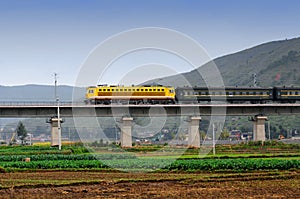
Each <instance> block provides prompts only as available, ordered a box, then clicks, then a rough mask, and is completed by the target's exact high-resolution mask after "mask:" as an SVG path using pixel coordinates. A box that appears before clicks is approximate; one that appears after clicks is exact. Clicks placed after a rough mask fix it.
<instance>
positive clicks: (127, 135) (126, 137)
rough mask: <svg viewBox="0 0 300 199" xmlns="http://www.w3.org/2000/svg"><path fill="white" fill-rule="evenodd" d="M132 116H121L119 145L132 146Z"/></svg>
mask: <svg viewBox="0 0 300 199" xmlns="http://www.w3.org/2000/svg"><path fill="white" fill-rule="evenodd" d="M132 120H133V118H132V117H123V118H122V120H121V122H122V125H121V147H127V148H128V147H132V136H131V131H132Z"/></svg>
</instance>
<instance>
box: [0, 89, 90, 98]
mask: <svg viewBox="0 0 300 199" xmlns="http://www.w3.org/2000/svg"><path fill="white" fill-rule="evenodd" d="M73 88H74V87H72V86H57V95H58V96H59V99H60V100H61V101H71V100H72V95H73ZM80 92H82V98H84V92H85V89H84V88H80ZM51 100H53V101H55V88H54V86H50V85H24V86H0V101H51Z"/></svg>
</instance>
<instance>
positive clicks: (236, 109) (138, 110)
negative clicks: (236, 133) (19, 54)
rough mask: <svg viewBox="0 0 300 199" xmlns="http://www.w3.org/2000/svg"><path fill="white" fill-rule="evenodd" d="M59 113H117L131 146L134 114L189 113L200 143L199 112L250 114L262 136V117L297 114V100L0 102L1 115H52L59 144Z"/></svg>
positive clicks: (192, 140)
mask: <svg viewBox="0 0 300 199" xmlns="http://www.w3.org/2000/svg"><path fill="white" fill-rule="evenodd" d="M58 110H59V115H60V117H62V118H64V117H118V118H122V119H121V123H122V125H121V146H122V147H131V146H132V136H131V131H132V122H133V118H134V117H150V116H151V117H168V116H188V117H189V130H188V131H189V138H188V144H189V146H190V147H196V148H198V147H200V136H199V124H200V121H201V116H208V115H214V116H226V115H228V116H253V117H252V121H253V132H254V140H261V141H264V140H265V121H266V120H267V119H268V118H267V116H269V115H293V114H294V115H295V114H300V104H176V105H97V106H96V105H75V104H64V105H61V106H59V107H58V106H57V105H47V104H43V105H2V106H0V117H3V118H43V117H46V118H52V119H50V123H51V126H52V138H53V139H52V145H60V144H61V140H60V120H59V119H57V118H55V117H56V116H57V115H58Z"/></svg>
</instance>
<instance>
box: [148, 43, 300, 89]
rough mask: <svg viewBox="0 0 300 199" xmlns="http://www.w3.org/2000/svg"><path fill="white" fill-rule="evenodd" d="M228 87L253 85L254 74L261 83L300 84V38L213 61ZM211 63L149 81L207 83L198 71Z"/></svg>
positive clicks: (164, 83) (180, 83)
mask: <svg viewBox="0 0 300 199" xmlns="http://www.w3.org/2000/svg"><path fill="white" fill-rule="evenodd" d="M213 61H214V62H215V64H216V65H217V67H218V68H219V71H220V72H221V75H222V77H223V81H224V84H225V85H226V86H249V85H253V77H252V75H253V74H256V77H257V85H258V86H261V87H270V86H282V85H286V86H290V85H294V86H300V38H295V39H289V40H282V41H273V42H269V43H265V44H261V45H258V46H255V47H252V48H249V49H246V50H243V51H240V52H237V53H234V54H230V55H226V56H223V57H219V58H216V59H214V60H213ZM210 64H211V63H206V64H204V65H203V66H200V67H199V68H198V69H197V70H193V71H190V72H187V73H183V74H180V75H175V76H170V77H165V78H160V79H155V80H151V81H148V82H146V84H147V83H150V82H156V83H159V84H163V85H173V86H183V85H187V80H188V82H189V83H190V85H193V86H204V85H205V84H204V81H203V80H202V78H201V76H200V75H199V72H198V71H201V70H202V69H205V68H210V66H211V65H210Z"/></svg>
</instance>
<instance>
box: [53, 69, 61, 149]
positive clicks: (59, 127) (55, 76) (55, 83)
mask: <svg viewBox="0 0 300 199" xmlns="http://www.w3.org/2000/svg"><path fill="white" fill-rule="evenodd" d="M54 89H55V100H56V103H57V120H58V121H57V128H58V150H61V124H60V110H59V97H58V95H57V73H54Z"/></svg>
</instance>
